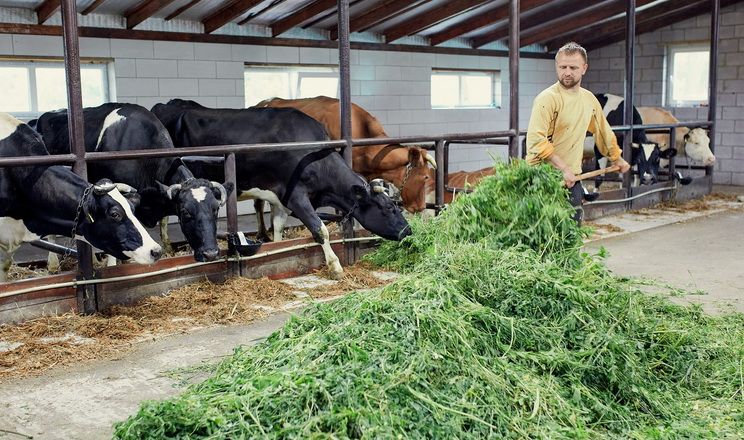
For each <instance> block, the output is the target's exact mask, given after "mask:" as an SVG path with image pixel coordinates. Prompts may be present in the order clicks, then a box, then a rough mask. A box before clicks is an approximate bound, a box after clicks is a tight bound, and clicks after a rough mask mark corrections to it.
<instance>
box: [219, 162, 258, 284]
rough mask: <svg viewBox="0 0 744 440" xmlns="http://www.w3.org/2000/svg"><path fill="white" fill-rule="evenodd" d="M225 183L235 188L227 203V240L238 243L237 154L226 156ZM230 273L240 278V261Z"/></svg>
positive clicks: (234, 252)
mask: <svg viewBox="0 0 744 440" xmlns="http://www.w3.org/2000/svg"><path fill="white" fill-rule="evenodd" d="M225 181H226V182H227V183H232V184H233V188H235V189H234V190H233V191H232V192H231V193H230V195H228V196H227V203H226V205H225V209H226V210H227V237H228V238H227V240H228V243H229V242H230V240H236V241H237V234H238V174H237V170H236V165H235V153H229V154H226V155H225ZM256 215H263V212H257V213H256ZM237 255H238V252H237V251H236V250H234V251H233V256H237ZM227 270H228V273H230V276H240V261H237V262H235V263H234V265H233V264H232V263H228V268H227Z"/></svg>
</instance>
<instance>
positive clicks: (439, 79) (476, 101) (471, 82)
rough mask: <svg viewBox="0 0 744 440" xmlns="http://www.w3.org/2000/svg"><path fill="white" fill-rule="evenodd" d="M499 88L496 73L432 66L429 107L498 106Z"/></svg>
mask: <svg viewBox="0 0 744 440" xmlns="http://www.w3.org/2000/svg"><path fill="white" fill-rule="evenodd" d="M500 90H501V83H500V80H499V73H498V72H493V71H466V70H440V69H435V70H433V71H432V73H431V106H432V108H488V107H498V106H499V105H500V100H501V93H500Z"/></svg>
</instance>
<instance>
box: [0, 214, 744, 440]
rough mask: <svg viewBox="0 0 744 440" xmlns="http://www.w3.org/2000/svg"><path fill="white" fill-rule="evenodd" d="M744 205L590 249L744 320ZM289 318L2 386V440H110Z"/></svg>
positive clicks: (179, 338) (628, 228)
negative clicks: (134, 417)
mask: <svg viewBox="0 0 744 440" xmlns="http://www.w3.org/2000/svg"><path fill="white" fill-rule="evenodd" d="M743 206H744V205H743V204H736V203H731V204H727V205H725V206H724V205H722V206H721V207H720V209H719V210H718V211H717V212H713V213H711V212H704V213H690V214H689V215H683V216H681V217H680V216H678V215H667V216H666V217H664V218H665V220H664V221H661V220H658V219H656V220H654V221H650V220H649V219H650V218H651V217H650V216H644V220H639V219H638V218H633V217H632V216H631V217H622V216H618V217H608V218H605V219H603V220H602V221H605V222H608V223H612V224H614V225H616V226H619V227H622V229H623V230H624V231H623V232H622V233H619V234H616V235H614V236H607V237H604V238H599V239H598V240H595V241H593V242H590V243H588V244H587V246H586V249H587V250H589V251H596V250H598V249H599V247H600V246H603V247H605V248H606V249H607V250H608V251H609V254H610V256H609V258H608V259H607V264H608V266H609V268H610V269H611V270H612V271H614V272H615V273H617V274H618V275H628V276H634V277H638V276H645V277H650V278H654V279H659V280H663V281H665V282H668V283H670V284H672V285H675V286H677V287H681V288H687V289H693V290H705V291H707V292H708V294H707V295H693V296H681V297H674V298H672V300H674V301H679V302H693V301H694V302H698V303H700V304H702V305H703V307H704V308H705V310H708V311H710V312H712V313H719V312H721V311H722V310H724V311H725V310H731V309H734V310H738V311H740V312H744V270H743V268H742V253H743V252H744V251H742V249H744V209H743ZM660 215H661V214H660ZM696 216H697V217H696ZM662 217H663V216H662ZM649 225H650V226H652V227H651V228H648V226H649ZM288 316H289V314H288V313H279V314H276V315H273V316H272V317H270V318H269V319H267V320H265V321H263V322H260V323H257V324H255V325H251V326H231V327H215V328H208V329H202V330H198V331H195V332H192V333H189V334H179V335H173V336H169V337H166V338H162V339H158V340H156V341H151V342H144V343H141V344H139V346H138V347H137V348H135V350H134V351H133V352H131V353H127V354H126V355H122V357H121V358H120V359H116V360H107V361H99V362H92V363H88V364H84V365H80V366H79V367H76V368H69V369H65V370H56V371H52V372H50V373H48V374H46V375H44V376H42V377H37V378H29V379H22V380H17V381H14V382H11V383H3V384H0V439H13V440H16V439H20V438H24V437H22V436H19V435H18V434H17V433H22V434H25V435H29V436H33V438H34V439H67V440H75V439H81V440H82V439H85V440H90V439H104V438H110V437H111V432H112V431H111V425H112V423H114V422H116V421H120V420H123V419H125V418H126V417H127V416H129V415H131V414H134V413H135V411H136V410H137V408H138V405H139V402H141V401H142V400H146V399H164V398H167V397H169V396H173V395H175V394H178V393H179V392H180V391H181V390H182V389H183V387H184V386H185V383H184V382H183V381H182V380H179V379H178V378H174V377H173V375H172V374H169V372H172V371H173V370H176V369H183V368H193V367H195V366H197V367H198V366H199V365H203V364H204V363H207V364H214V363H216V362H219V360H220V359H221V358H222V357H223V356H226V355H229V354H230V353H231V352H232V350H233V347H235V346H237V345H240V344H243V345H251V344H255V343H257V342H260V341H262V340H263V339H264V338H265V337H266V336H268V335H269V334H270V333H272V332H273V331H274V330H276V329H277V328H279V327H280V326H281V325H282V324H283V323H284V322H285V320H286V319H287V317H288ZM187 376H188V375H187ZM187 378H188V377H187ZM199 378H200V376H199V375H197V376H196V377H195V378H192V380H198V379H199ZM7 431H12V432H13V433H9V432H7Z"/></svg>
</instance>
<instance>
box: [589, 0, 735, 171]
mask: <svg viewBox="0 0 744 440" xmlns="http://www.w3.org/2000/svg"><path fill="white" fill-rule="evenodd" d="M719 36H720V39H719V42H718V47H719V54H718V97H717V107H718V108H717V111H716V127H717V130H716V139H715V155H716V159H717V161H716V165H715V170H714V174H713V182H714V183H718V184H725V185H744V4H737V5H732V6H728V7H726V8H722V9H721V17H720V29H719ZM709 40H710V14H705V15H701V16H698V17H693V18H690V19H688V20H685V21H681V22H679V23H675V24H672V25H670V26H666V27H663V28H660V29H658V30H656V31H654V32H649V33H646V34H642V35H638V36H636V42H635V44H636V46H635V48H636V58H635V64H636V68H635V72H634V74H635V80H636V83H635V93H634V97H633V100H634V103H635V105H637V106H655V107H660V106H661V104H662V97H663V93H664V88H663V84H664V81H665V79H664V57H665V53H666V48H667V45H669V44H679V43H685V42H694V43H699V42H703V41H705V42H707V41H709ZM579 43H580V42H579ZM624 76H625V43H622V42H621V43H616V44H612V45H610V46H606V47H603V48H600V49H597V50H594V51H591V52H590V53H589V71H588V72H587V74H586V76H585V80H584V86H585V87H587V88H588V89H589V90H591V91H593V92H595V93H602V92H609V93H614V94H617V95H621V96H622V95H623V93H624V85H623V82H624V81H623V80H624ZM667 110H669V111H671V112H672V113H673V114H674V115H675V116H676V117H677V118H678V119H680V120H688V121H690V120H706V119H708V108H707V107H675V108H670V107H667ZM685 163H686V162H685V159H684V158H682V159H681V160H678V164H680V165H684V164H685Z"/></svg>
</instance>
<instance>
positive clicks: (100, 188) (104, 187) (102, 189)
mask: <svg viewBox="0 0 744 440" xmlns="http://www.w3.org/2000/svg"><path fill="white" fill-rule="evenodd" d="M114 188H116V185H114V183H113V182H112V181H110V180H108V179H101V180H99V181H98V183H96V184H95V185H93V193H94V194H95V195H97V196H102V195H104V194H108V193H109V192H111V190H112V189H114Z"/></svg>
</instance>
